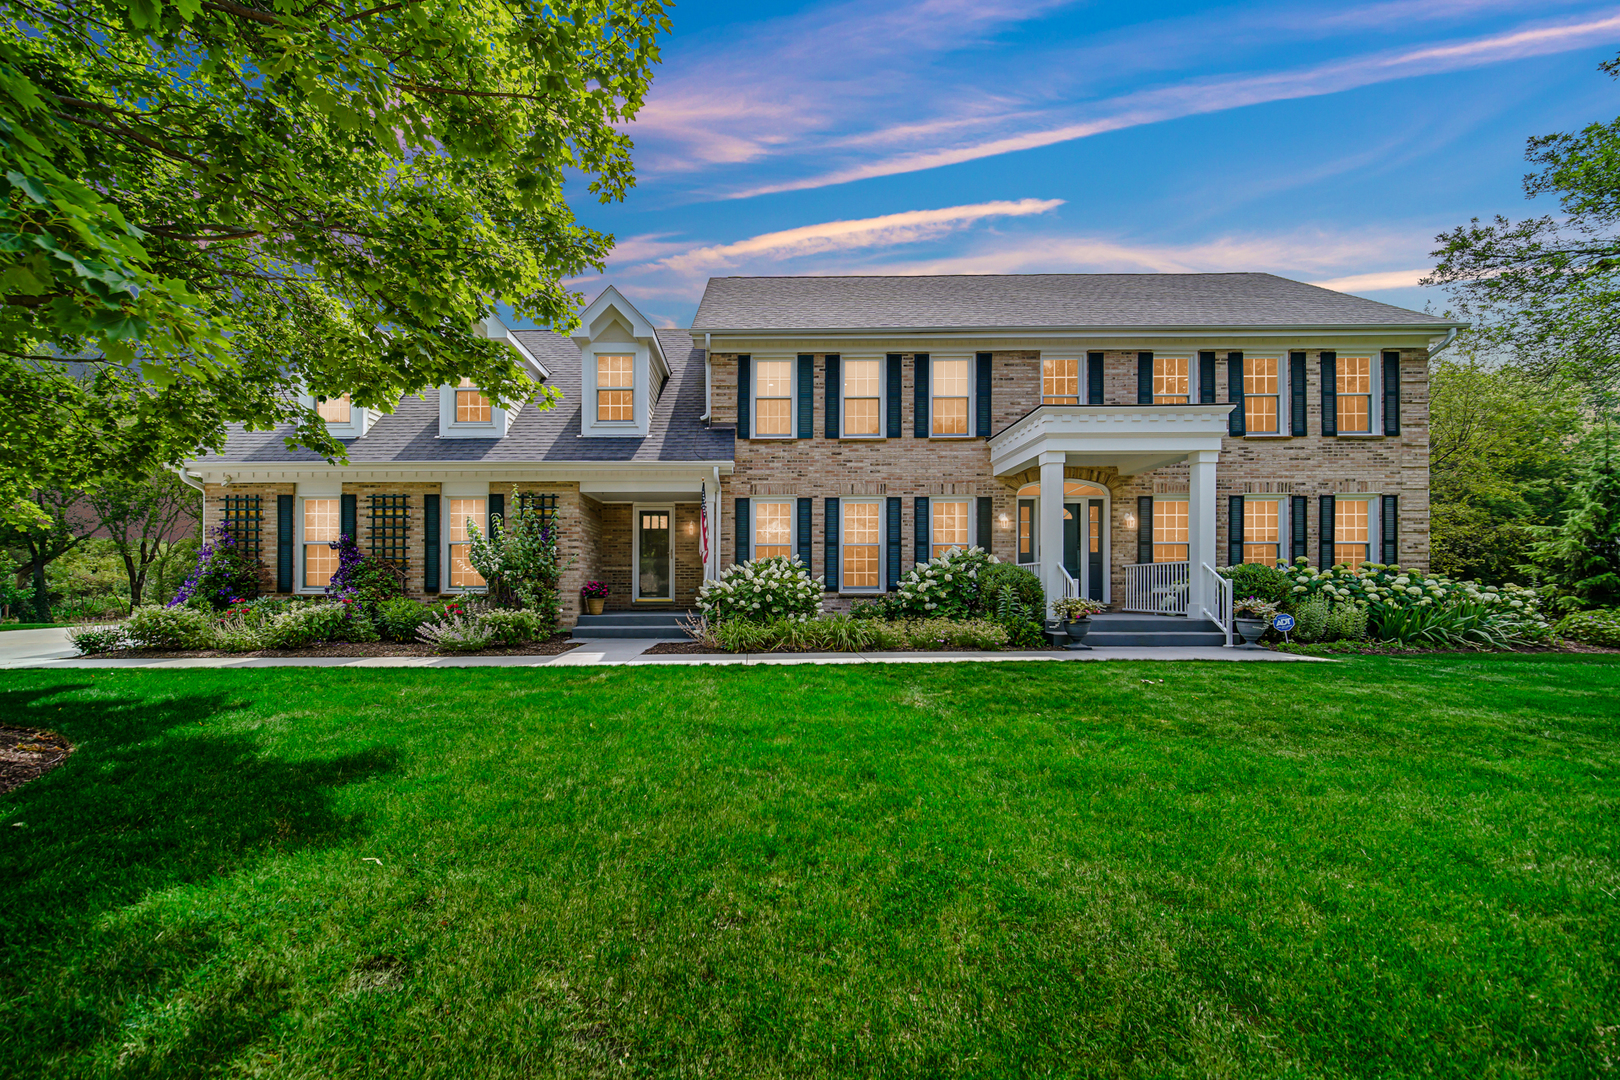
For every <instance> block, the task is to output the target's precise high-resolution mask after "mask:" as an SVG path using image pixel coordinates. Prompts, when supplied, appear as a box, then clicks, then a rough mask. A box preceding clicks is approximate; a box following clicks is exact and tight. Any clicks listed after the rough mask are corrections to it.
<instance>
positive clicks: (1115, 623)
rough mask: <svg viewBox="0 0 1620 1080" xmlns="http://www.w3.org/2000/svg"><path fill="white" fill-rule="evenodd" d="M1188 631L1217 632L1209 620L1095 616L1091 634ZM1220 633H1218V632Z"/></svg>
mask: <svg viewBox="0 0 1620 1080" xmlns="http://www.w3.org/2000/svg"><path fill="white" fill-rule="evenodd" d="M1188 631H1203V632H1206V633H1207V632H1209V631H1217V627H1216V626H1215V623H1214V622H1212V621H1211V620H1209V619H1192V618H1188V617H1187V616H1185V615H1093V616H1092V617H1091V632H1092V633H1093V634H1098V633H1110V634H1180V633H1186V632H1188ZM1217 632H1218V631H1217Z"/></svg>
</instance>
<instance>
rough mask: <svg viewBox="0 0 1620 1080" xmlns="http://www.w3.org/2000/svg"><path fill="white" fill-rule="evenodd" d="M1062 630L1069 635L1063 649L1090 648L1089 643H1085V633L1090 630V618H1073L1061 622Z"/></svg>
mask: <svg viewBox="0 0 1620 1080" xmlns="http://www.w3.org/2000/svg"><path fill="white" fill-rule="evenodd" d="M1063 630H1064V632H1065V633H1067V634H1068V635H1069V643H1068V644H1067V645H1065V646H1064V648H1065V649H1090V648H1091V646H1090V645H1087V644H1085V640H1086V635H1087V634H1088V633H1090V632H1091V620H1090V619H1089V618H1088V619H1074V620H1072V621H1070V622H1066V623H1064V624H1063Z"/></svg>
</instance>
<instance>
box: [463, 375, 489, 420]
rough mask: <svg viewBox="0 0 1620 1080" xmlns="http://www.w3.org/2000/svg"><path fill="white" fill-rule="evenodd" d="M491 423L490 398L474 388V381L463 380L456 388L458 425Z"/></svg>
mask: <svg viewBox="0 0 1620 1080" xmlns="http://www.w3.org/2000/svg"><path fill="white" fill-rule="evenodd" d="M490 422H491V418H490V411H489V398H487V397H485V396H484V393H483V391H481V390H479V389H477V388H476V387H474V386H473V384H472V380H471V379H467V378H463V379H462V380H461V385H460V386H458V387H456V423H458V424H488V423H490Z"/></svg>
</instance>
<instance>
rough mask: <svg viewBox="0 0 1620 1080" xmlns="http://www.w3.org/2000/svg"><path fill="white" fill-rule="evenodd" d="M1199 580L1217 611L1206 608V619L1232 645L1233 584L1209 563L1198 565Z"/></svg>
mask: <svg viewBox="0 0 1620 1080" xmlns="http://www.w3.org/2000/svg"><path fill="white" fill-rule="evenodd" d="M1198 575H1199V576H1198V580H1199V582H1200V584H1202V585H1203V586H1204V595H1205V596H1207V597H1209V599H1210V600H1211V601H1212V602H1213V603H1214V605H1215V610H1214V611H1211V610H1210V609H1209V608H1207V607H1206V608H1204V617H1205V618H1206V619H1209V620H1211V621H1212V622H1214V623H1215V625H1216V626H1218V627H1220V628H1221V633H1223V634H1225V635H1226V643H1227V644H1228V645H1231V644H1232V583H1231V582H1230V581H1228V580H1227V579H1226V578H1223V577H1221V575H1219V574H1217V573H1216V572H1215V571H1213V570H1211V569H1210V568H1209V563H1199V564H1198Z"/></svg>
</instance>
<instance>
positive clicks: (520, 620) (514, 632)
mask: <svg viewBox="0 0 1620 1080" xmlns="http://www.w3.org/2000/svg"><path fill="white" fill-rule="evenodd" d="M474 618H476V619H477V620H478V622H479V624H480V625H481V626H482V628H483V629H484V631H485V632H486V633H487V634H488V635H489V641H490V644H492V645H500V646H504V647H507V648H510V647H512V646H516V645H522V644H524V643H525V642H530V641H539V640H541V639H542V638H544V637H550V636H551V619H550V618H549V614H548V613H546V612H542V611H537V610H530V609H525V610H520V611H514V610H512V609H510V608H491V609H489V610H487V611H480V612H478V614H477V615H475V616H474ZM542 627H544V630H542Z"/></svg>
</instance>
